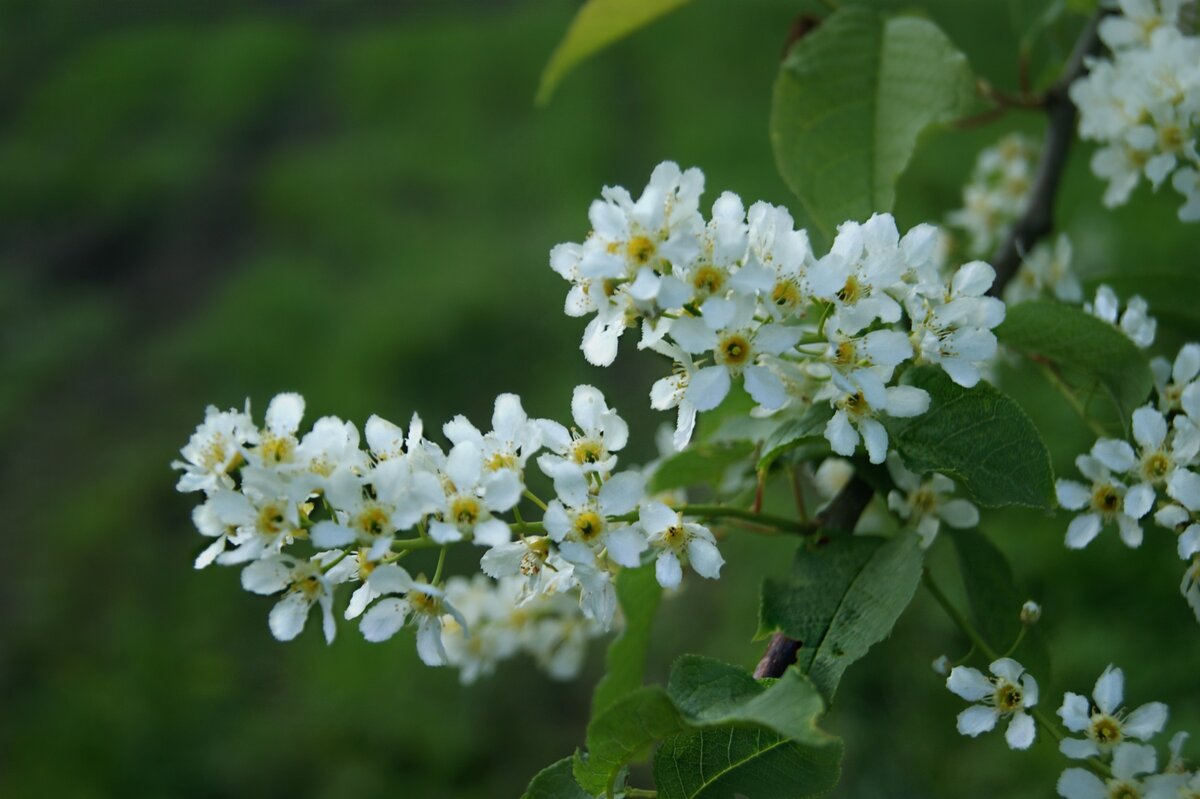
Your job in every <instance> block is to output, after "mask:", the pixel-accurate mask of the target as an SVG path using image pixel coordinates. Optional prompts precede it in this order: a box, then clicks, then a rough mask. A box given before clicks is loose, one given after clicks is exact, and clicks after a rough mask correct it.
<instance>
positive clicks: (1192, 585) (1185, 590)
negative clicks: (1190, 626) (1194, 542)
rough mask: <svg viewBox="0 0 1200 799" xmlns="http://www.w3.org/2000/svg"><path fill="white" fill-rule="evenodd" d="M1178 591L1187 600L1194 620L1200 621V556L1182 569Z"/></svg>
mask: <svg viewBox="0 0 1200 799" xmlns="http://www.w3.org/2000/svg"><path fill="white" fill-rule="evenodd" d="M1179 593H1181V594H1183V598H1184V599H1186V600H1187V603H1188V607H1190V608H1191V609H1192V613H1194V614H1195V615H1196V621H1200V557H1198V558H1195V559H1194V560H1193V561H1192V562H1191V564H1190V565H1189V566H1188V567H1187V569H1186V570H1185V571H1184V573H1183V580H1182V581H1181V582H1180V583H1179Z"/></svg>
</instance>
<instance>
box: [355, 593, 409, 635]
mask: <svg viewBox="0 0 1200 799" xmlns="http://www.w3.org/2000/svg"><path fill="white" fill-rule="evenodd" d="M408 609H409V606H408V603H407V602H406V601H404V600H403V599H396V598H395V597H388V598H385V599H381V600H379V601H378V602H376V603H375V604H374V605H373V606H372V607H371V609H370V610H368V611H367V612H366V614H365V615H364V616H363V618H362V621H361V622H359V625H358V629H359V630H361V631H362V634H363V638H366V639H367V640H368V641H386V640H387V639H389V638H391V637H392V636H393V635H395V634H396V633H397V632H399V630H400V628H401V627H403V626H404V620H405V619H406V618H407V617H408Z"/></svg>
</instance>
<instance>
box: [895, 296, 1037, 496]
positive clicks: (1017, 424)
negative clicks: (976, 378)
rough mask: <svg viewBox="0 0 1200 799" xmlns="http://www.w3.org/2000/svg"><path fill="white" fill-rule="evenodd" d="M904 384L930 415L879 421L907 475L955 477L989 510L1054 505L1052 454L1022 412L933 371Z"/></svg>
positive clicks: (992, 392) (987, 388) (993, 393)
mask: <svg viewBox="0 0 1200 799" xmlns="http://www.w3.org/2000/svg"><path fill="white" fill-rule="evenodd" d="M1017 307H1020V306H1017ZM907 377H908V379H909V382H911V384H912V385H914V386H917V387H919V388H923V389H925V390H926V391H928V392H929V395H930V406H929V410H928V411H926V412H925V413H923V414H921V415H920V416H914V417H911V418H908V419H886V420H885V422H886V424H887V428H888V435H889V436H890V438H891V444H892V446H893V447H895V448H896V450H897V451H899V453H900V455H901V457H902V458H903V459H904V463H905V465H907V466H908V468H909V469H911V470H913V471H914V472H917V473H918V474H923V473H925V472H941V473H942V474H945V475H948V476H950V477H953V478H954V479H955V480H957V481H958V483H959V484H960V485H961V486H962V487H963V489H964V490H965V491H966V492H967V493H968V494H969V495H970V496H971V498H972V499H973V500H975V502H977V503H978V504H980V505H984V506H987V507H1000V506H1004V505H1026V506H1030V507H1040V508H1050V507H1053V506H1054V472H1053V471H1052V469H1051V467H1050V453H1049V452H1048V451H1047V449H1046V445H1045V443H1044V442H1043V441H1042V437H1041V435H1040V434H1039V433H1038V431H1037V428H1036V427H1034V425H1033V422H1032V421H1030V419H1029V416H1028V415H1027V414H1026V413H1025V411H1024V410H1022V409H1021V406H1019V405H1018V404H1017V403H1016V402H1015V401H1013V400H1012V399H1011V398H1010V397H1009V396H1008V395H1006V394H1004V393H1003V392H1002V391H1000V390H999V389H997V388H995V387H994V386H991V385H989V384H988V383H984V382H980V383H978V384H977V385H975V386H974V387H973V388H963V387H962V386H960V385H958V384H957V383H955V382H954V381H953V380H951V379H950V378H949V377H947V376H946V373H945V372H943V371H942V370H941V369H938V368H936V367H922V368H919V369H913V370H910V371H909V373H908V375H907Z"/></svg>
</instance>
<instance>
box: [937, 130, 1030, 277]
mask: <svg viewBox="0 0 1200 799" xmlns="http://www.w3.org/2000/svg"><path fill="white" fill-rule="evenodd" d="M1037 156H1038V147H1037V145H1036V144H1035V143H1034V142H1032V141H1031V140H1030V139H1028V138H1027V137H1025V136H1022V135H1021V134H1019V133H1010V134H1008V135H1006V136H1005V137H1004V138H1002V139H1001V140H1000V141H999V142H997V143H996V144H995V145H994V146H992V147H988V148H987V149H985V150H983V151H981V152H980V153H979V157H978V158H977V159H976V161H975V167H974V168H973V169H972V170H971V179H970V181H969V182H968V183H967V185H966V186H964V187H963V207H962V208H961V209H958V210H956V211H951V212H950V213H949V214H947V215H946V222H947V223H948V224H950V225H952V226H954V227H957V228H961V229H962V230H964V231H966V233H967V234H968V236H969V237H970V241H969V244H968V247H967V252H968V253H969V254H970V255H971V257H974V258H979V257H984V256H987V255H991V253H992V250H994V249H995V248H996V245H997V244H998V243H999V241H1000V239H1001V238H1002V237H1004V236H1005V235H1006V234H1007V233H1008V230H1009V228H1010V227H1011V226H1012V223H1013V221H1014V220H1016V218H1017V217H1018V216H1019V215H1020V213H1021V211H1022V210H1024V207H1025V201H1026V198H1028V196H1029V190H1030V188H1031V187H1032V186H1033V173H1034V169H1035V168H1036V166H1037Z"/></svg>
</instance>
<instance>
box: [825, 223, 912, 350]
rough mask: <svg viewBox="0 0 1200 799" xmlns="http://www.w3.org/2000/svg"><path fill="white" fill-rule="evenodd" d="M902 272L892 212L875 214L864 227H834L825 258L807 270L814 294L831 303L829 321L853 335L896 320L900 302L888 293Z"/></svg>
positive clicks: (904, 263) (852, 224)
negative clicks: (879, 322)
mask: <svg viewBox="0 0 1200 799" xmlns="http://www.w3.org/2000/svg"><path fill="white" fill-rule="evenodd" d="M906 269H907V264H906V262H905V259H904V254H903V252H902V250H901V248H900V234H899V231H897V229H896V221H895V220H894V219H893V218H892V215H891V214H875V215H874V216H872V217H871V218H870V219H868V220H867V221H866V222H865V223H863V224H861V225H860V224H859V223H857V222H843V223H842V224H841V225H839V226H838V234H837V237H836V238H835V239H834V242H833V248H832V249H831V250H830V252H829V254H828V255H826V256H825V257H823V258H821V259H820V260H818V261H817V262H816V264H814V265H813V266H812V268H811V269H809V270H808V281H809V285H810V287H811V289H812V293H813V295H814V296H816V297H818V298H820V299H823V300H827V301H829V302H831V303H833V305H834V312H833V316H832V319H831V322H832V323H833V324H834V325H835V326H836V327H837V328H839V329H840V330H842V331H843V332H845V333H857V332H858V331H859V330H862V329H863V328H865V327H866V326H867V325H869V324H871V323H872V322H874V321H875V320H876V319H878V320H880V321H882V322H884V323H888V324H890V323H892V322H896V321H899V319H900V310H901V309H900V304H899V303H898V302H897V301H896V300H895V299H893V298H892V297H891V296H890V295H889V294H888V293H887V290H888V289H889V288H891V287H892V286H893V285H895V284H896V283H898V282H900V280H901V277H902V276H903V274H904V272H905V271H906Z"/></svg>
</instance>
